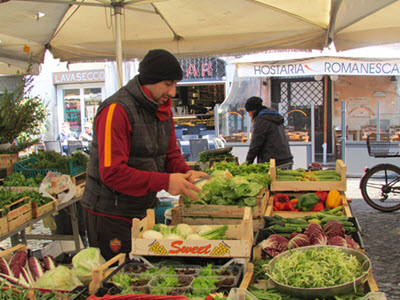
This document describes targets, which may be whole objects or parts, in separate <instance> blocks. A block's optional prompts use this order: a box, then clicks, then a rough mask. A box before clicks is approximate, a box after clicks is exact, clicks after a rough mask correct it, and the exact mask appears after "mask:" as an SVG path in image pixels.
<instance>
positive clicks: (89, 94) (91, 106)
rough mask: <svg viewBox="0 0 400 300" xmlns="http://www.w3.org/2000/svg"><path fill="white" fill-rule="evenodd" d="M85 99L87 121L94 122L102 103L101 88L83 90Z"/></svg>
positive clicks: (85, 117)
mask: <svg viewBox="0 0 400 300" xmlns="http://www.w3.org/2000/svg"><path fill="white" fill-rule="evenodd" d="M83 99H84V106H85V115H84V119H85V121H92V122H93V120H94V116H95V115H96V111H97V108H98V107H99V105H100V103H101V88H85V89H83Z"/></svg>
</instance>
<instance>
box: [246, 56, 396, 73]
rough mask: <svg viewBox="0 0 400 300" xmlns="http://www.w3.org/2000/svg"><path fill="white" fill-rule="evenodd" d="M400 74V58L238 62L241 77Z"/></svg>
mask: <svg viewBox="0 0 400 300" xmlns="http://www.w3.org/2000/svg"><path fill="white" fill-rule="evenodd" d="M319 74H323V75H325V74H326V75H373V76H392V75H394V76H397V75H400V60H398V61H397V60H396V61H366V60H362V61H361V60H351V59H340V58H339V59H338V58H325V59H310V60H306V61H304V60H303V61H298V62H290V63H284V62H283V63H279V64H278V63H275V64H268V63H246V64H238V75H239V76H240V77H260V76H261V77H272V76H310V75H319Z"/></svg>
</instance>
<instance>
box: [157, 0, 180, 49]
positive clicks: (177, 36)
mask: <svg viewBox="0 0 400 300" xmlns="http://www.w3.org/2000/svg"><path fill="white" fill-rule="evenodd" d="M151 6H153V8H154V10H155V11H156V13H157V14H158V15H159V16H160V18H161V19H162V20H163V21H164V22H165V24H167V26H168V28H169V29H170V30H171V31H172V33H173V34H174V40H176V41H179V40H180V39H182V38H183V37H182V36H180V35H179V34H177V33H176V32H175V30H174V29H173V28H172V26H171V25H170V24H169V23H168V21H167V20H166V19H165V18H164V16H163V15H162V13H160V11H159V10H158V8H157V7H155V6H154V4H153V3H151Z"/></svg>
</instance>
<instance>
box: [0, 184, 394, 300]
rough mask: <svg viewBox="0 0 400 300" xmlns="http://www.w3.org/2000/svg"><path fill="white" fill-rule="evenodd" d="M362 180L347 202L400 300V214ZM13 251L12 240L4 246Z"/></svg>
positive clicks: (379, 274) (34, 244)
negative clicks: (383, 207)
mask: <svg viewBox="0 0 400 300" xmlns="http://www.w3.org/2000/svg"><path fill="white" fill-rule="evenodd" d="M359 182H360V178H348V180H347V191H346V196H347V198H349V199H351V204H350V207H351V210H352V212H353V216H354V217H356V218H357V220H358V223H359V225H360V227H361V233H362V239H363V241H364V248H365V252H366V255H367V256H368V257H369V258H370V259H371V262H372V274H373V276H374V278H375V280H376V282H377V284H378V287H379V290H380V291H382V292H385V294H386V297H387V299H388V300H399V299H400V211H396V212H392V213H383V212H380V211H377V210H375V209H373V208H371V207H369V206H368V205H367V204H366V202H365V201H364V200H363V199H362V196H361V192H360V189H359ZM31 233H32V234H51V233H50V230H49V229H47V228H45V227H43V224H42V222H38V223H37V224H34V226H33V229H32V232H31ZM50 242H51V241H40V240H28V248H30V249H32V250H33V251H34V250H38V249H43V247H44V245H46V244H49V243H50ZM0 246H1V247H3V248H6V249H8V248H10V247H11V244H10V239H6V240H4V241H1V242H0Z"/></svg>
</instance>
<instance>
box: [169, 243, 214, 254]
mask: <svg viewBox="0 0 400 300" xmlns="http://www.w3.org/2000/svg"><path fill="white" fill-rule="evenodd" d="M182 244H183V241H174V242H172V243H171V247H172V248H174V249H175V250H169V253H171V254H177V253H192V254H196V253H198V254H208V253H210V252H211V251H210V248H211V245H207V246H201V247H198V246H194V247H187V246H183V247H180V245H182Z"/></svg>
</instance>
